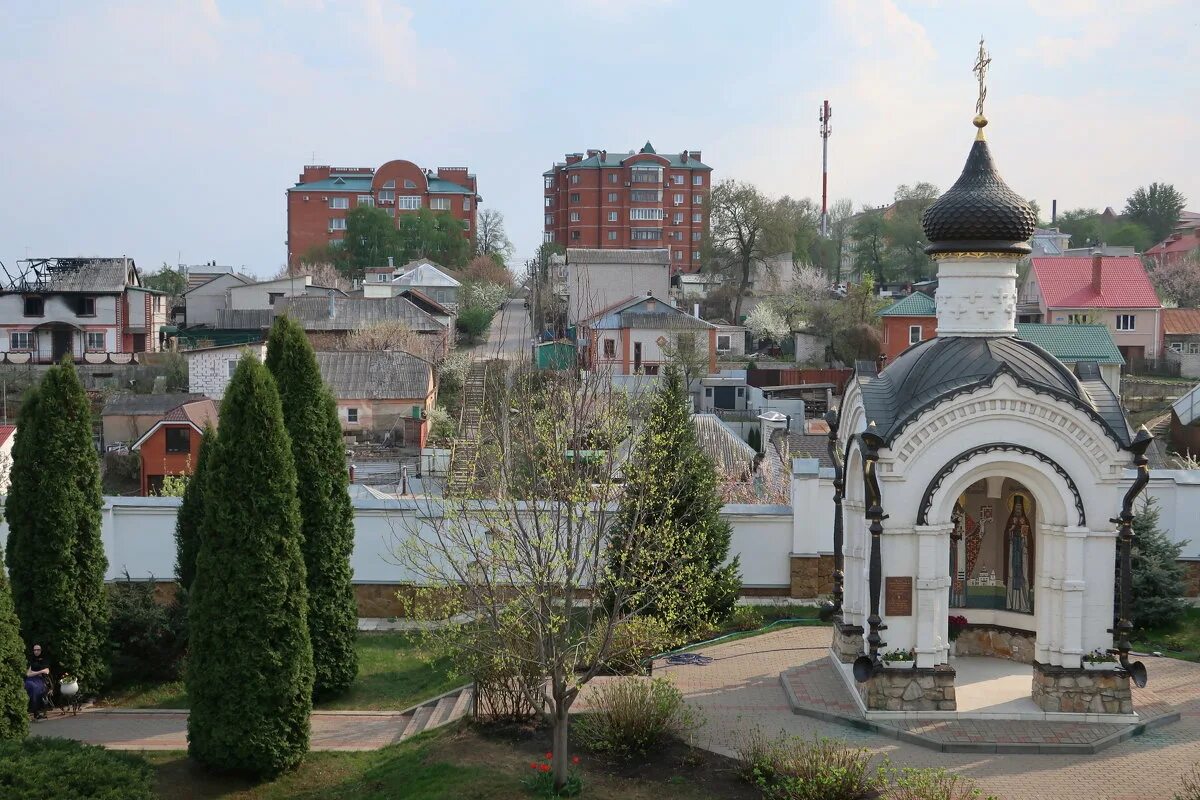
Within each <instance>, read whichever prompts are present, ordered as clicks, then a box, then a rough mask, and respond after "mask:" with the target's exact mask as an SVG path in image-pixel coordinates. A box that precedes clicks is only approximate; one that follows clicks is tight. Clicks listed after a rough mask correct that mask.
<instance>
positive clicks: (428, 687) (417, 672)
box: [97, 633, 466, 711]
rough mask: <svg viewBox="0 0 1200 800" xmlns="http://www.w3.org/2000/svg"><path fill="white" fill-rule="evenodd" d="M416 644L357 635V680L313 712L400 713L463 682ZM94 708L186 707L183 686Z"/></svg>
mask: <svg viewBox="0 0 1200 800" xmlns="http://www.w3.org/2000/svg"><path fill="white" fill-rule="evenodd" d="M426 656H427V653H426V652H425V651H424V650H423V649H422V648H421V645H420V641H419V639H418V638H417V637H416V636H415V635H414V634H409V633H360V634H359V635H358V679H357V680H356V681H355V682H354V685H353V686H351V687H350V691H349V692H347V693H346V694H344V695H342V696H341V697H337V698H333V699H331V700H327V701H323V702H321V703H318V704H317V708H318V709H328V710H346V709H355V710H361V711H399V710H401V709H405V708H408V707H409V706H412V705H415V704H417V703H419V702H421V701H422V700H426V699H428V698H430V697H434V696H436V695H439V694H441V693H442V692H446V691H449V690H450V689H453V688H454V687H455V686H460V685H462V684H463V683H465V682H466V681H465V680H457V679H455V678H454V677H453V676H452V674H451V669H450V663H449V660H448V659H437V660H433V661H430V660H428V658H427V657H426ZM97 705H104V706H120V707H121V708H187V707H188V701H187V693H186V692H185V691H184V687H183V682H182V681H171V682H168V683H159V684H151V685H144V686H132V687H126V688H123V689H120V690H117V691H113V692H111V693H109V695H108V696H107V697H105V698H104V699H103V700H102V701H101V702H99V703H98V704H97Z"/></svg>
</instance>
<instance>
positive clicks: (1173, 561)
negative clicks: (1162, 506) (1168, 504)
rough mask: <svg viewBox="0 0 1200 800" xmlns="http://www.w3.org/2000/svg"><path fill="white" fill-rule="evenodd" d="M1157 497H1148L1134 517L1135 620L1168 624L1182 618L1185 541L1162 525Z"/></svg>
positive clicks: (1145, 624) (1184, 607)
mask: <svg viewBox="0 0 1200 800" xmlns="http://www.w3.org/2000/svg"><path fill="white" fill-rule="evenodd" d="M1159 514H1160V512H1159V508H1158V501H1157V500H1155V499H1154V498H1153V497H1147V498H1146V499H1145V500H1144V501H1143V502H1142V504H1141V506H1140V507H1139V508H1138V510H1137V516H1135V517H1134V518H1133V534H1134V535H1133V563H1132V567H1133V624H1134V626H1135V627H1137V628H1143V627H1156V628H1160V627H1165V626H1170V625H1173V624H1174V623H1176V622H1178V621H1179V620H1181V619H1182V618H1183V614H1184V612H1185V611H1187V609H1188V602H1187V601H1186V600H1184V599H1183V595H1184V592H1185V591H1186V588H1187V587H1186V586H1185V585H1184V575H1185V571H1184V567H1183V564H1181V563H1180V562H1179V555H1180V553H1182V552H1183V548H1184V546H1185V545H1186V544H1187V542H1186V541H1182V542H1175V541H1172V540H1171V537H1169V536H1168V535H1167V534H1166V533H1165V532H1164V531H1163V529H1162V528H1161V527H1160V526H1159Z"/></svg>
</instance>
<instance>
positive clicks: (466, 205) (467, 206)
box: [463, 197, 471, 211]
mask: <svg viewBox="0 0 1200 800" xmlns="http://www.w3.org/2000/svg"><path fill="white" fill-rule="evenodd" d="M470 210H471V198H469V197H464V198H463V211H470Z"/></svg>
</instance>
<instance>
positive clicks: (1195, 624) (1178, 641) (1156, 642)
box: [1132, 608, 1200, 661]
mask: <svg viewBox="0 0 1200 800" xmlns="http://www.w3.org/2000/svg"><path fill="white" fill-rule="evenodd" d="M1132 641H1133V646H1134V647H1135V648H1136V649H1138V650H1144V651H1153V650H1158V651H1161V652H1162V654H1163V655H1164V656H1170V657H1171V658H1181V659H1184V660H1185V661H1200V608H1189V609H1188V610H1187V611H1186V612H1185V613H1184V616H1183V619H1182V620H1180V621H1179V622H1178V623H1176V624H1174V625H1166V626H1162V627H1154V628H1143V629H1142V630H1139V631H1136V632H1135V633H1134V636H1133V640H1132Z"/></svg>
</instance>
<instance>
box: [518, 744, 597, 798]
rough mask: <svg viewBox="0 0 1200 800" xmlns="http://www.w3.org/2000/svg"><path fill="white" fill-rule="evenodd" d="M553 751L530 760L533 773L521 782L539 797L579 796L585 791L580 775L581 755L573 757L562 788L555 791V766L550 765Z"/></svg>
mask: <svg viewBox="0 0 1200 800" xmlns="http://www.w3.org/2000/svg"><path fill="white" fill-rule="evenodd" d="M553 758H554V754H553V753H546V755H544V756H542V757H541V758H540V759H538V760H537V761H530V762H529V769H530V770H532V773H531V774H530V775H528V776H527V777H526V778H525V779H524V780H522V781H521V783H522V784H523V785H524V786H525V788H526V789H528V790H529V791H530V792H532V793H533V794H535V795H537V796H538V797H577V796H578V795H580V794H581V793H582V792H583V778H581V777H580V775H579V756H572V757H571V771H570V772H569V773H568V774H567V782H566V783H565V784H563V787H562V789H560V790H558V791H557V792H556V791H554V767H552V766H551V765H550V762H551V761H552V760H553Z"/></svg>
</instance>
